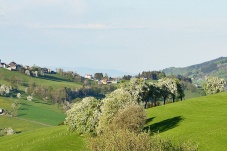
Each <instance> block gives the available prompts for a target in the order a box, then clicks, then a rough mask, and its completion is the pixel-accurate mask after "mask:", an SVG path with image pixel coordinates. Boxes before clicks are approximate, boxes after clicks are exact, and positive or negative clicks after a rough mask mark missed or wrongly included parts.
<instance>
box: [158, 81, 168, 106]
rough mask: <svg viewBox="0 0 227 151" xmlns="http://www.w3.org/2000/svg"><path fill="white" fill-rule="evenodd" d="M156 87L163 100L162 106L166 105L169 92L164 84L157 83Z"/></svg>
mask: <svg viewBox="0 0 227 151" xmlns="http://www.w3.org/2000/svg"><path fill="white" fill-rule="evenodd" d="M158 87H159V89H160V95H161V96H162V98H163V102H164V105H165V104H166V99H167V98H168V97H169V95H170V92H169V89H168V88H167V86H166V85H165V83H164V82H158Z"/></svg>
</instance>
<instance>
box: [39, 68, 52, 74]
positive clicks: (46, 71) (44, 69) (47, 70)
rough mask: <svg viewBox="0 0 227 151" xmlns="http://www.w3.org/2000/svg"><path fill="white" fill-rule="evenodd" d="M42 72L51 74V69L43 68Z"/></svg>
mask: <svg viewBox="0 0 227 151" xmlns="http://www.w3.org/2000/svg"><path fill="white" fill-rule="evenodd" d="M41 70H42V71H43V73H50V72H51V71H50V69H48V68H41Z"/></svg>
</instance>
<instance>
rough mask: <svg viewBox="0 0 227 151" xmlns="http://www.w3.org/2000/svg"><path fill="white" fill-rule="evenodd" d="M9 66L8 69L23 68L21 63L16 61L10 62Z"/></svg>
mask: <svg viewBox="0 0 227 151" xmlns="http://www.w3.org/2000/svg"><path fill="white" fill-rule="evenodd" d="M8 66H9V67H8V68H7V69H8V70H19V69H20V68H21V65H19V64H17V63H16V62H14V61H13V62H10V63H9V65H8Z"/></svg>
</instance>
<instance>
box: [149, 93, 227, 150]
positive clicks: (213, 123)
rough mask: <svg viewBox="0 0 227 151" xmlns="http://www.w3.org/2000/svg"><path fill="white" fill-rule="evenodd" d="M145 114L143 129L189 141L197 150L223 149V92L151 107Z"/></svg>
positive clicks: (226, 122) (226, 116) (226, 110)
mask: <svg viewBox="0 0 227 151" xmlns="http://www.w3.org/2000/svg"><path fill="white" fill-rule="evenodd" d="M147 115H148V124H147V126H148V127H149V128H150V129H151V131H152V132H158V131H159V133H160V135H161V136H162V137H173V140H174V141H175V142H178V141H188V140H192V141H193V142H197V143H198V144H199V150H205V151H208V150H210V151H214V150H220V151H223V150H226V146H227V145H226V139H227V93H221V94H216V95H210V96H205V97H199V98H194V99H189V100H185V101H182V102H176V103H172V104H168V105H165V106H159V107H156V108H151V109H148V110H147Z"/></svg>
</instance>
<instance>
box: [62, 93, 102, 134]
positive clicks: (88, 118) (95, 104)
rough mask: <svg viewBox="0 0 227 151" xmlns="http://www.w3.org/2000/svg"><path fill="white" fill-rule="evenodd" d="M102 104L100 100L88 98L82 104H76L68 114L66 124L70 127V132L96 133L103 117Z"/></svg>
mask: <svg viewBox="0 0 227 151" xmlns="http://www.w3.org/2000/svg"><path fill="white" fill-rule="evenodd" d="M101 104H102V102H101V101H100V100H97V99H95V98H93V97H87V98H84V99H83V100H82V101H81V102H78V103H75V104H74V105H73V106H72V108H71V109H70V110H68V111H67V112H66V113H67V117H66V119H65V124H66V125H67V126H68V130H69V131H77V132H79V133H96V127H97V126H98V123H99V118H100V115H101V112H100V106H101Z"/></svg>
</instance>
